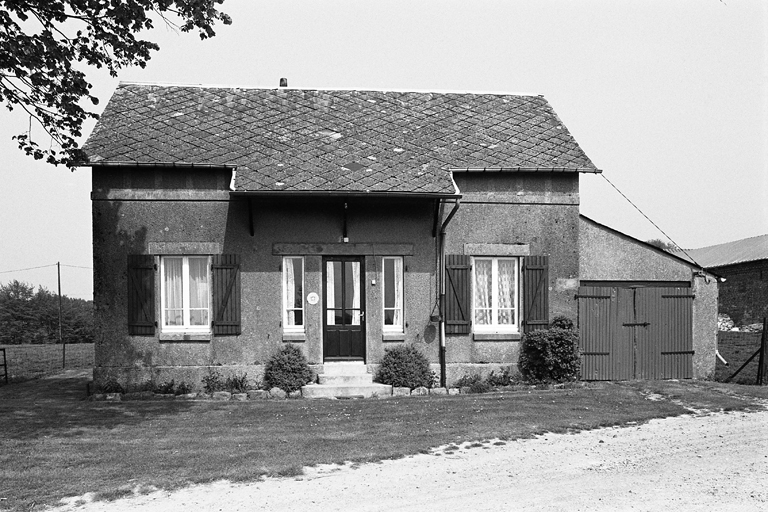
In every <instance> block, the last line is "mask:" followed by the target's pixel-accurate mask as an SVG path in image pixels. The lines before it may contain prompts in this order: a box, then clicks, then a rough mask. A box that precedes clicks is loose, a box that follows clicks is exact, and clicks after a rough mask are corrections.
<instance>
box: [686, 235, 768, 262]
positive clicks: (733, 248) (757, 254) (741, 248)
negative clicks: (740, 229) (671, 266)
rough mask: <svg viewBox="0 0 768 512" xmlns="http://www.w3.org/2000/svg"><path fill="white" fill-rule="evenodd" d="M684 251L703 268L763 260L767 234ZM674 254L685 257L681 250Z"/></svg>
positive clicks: (767, 250)
mask: <svg viewBox="0 0 768 512" xmlns="http://www.w3.org/2000/svg"><path fill="white" fill-rule="evenodd" d="M686 252H687V253H688V254H690V255H691V257H692V258H693V259H695V260H696V261H697V262H698V263H699V264H700V265H702V266H703V267H704V268H714V267H724V266H726V265H735V264H736V263H746V262H748V261H756V260H765V259H768V234H766V235H759V236H753V237H751V238H744V239H742V240H736V241H735V242H728V243H725V244H718V245H710V246H709V247H702V248H700V249H686ZM675 254H678V255H679V256H681V257H683V258H685V254H683V253H682V251H675Z"/></svg>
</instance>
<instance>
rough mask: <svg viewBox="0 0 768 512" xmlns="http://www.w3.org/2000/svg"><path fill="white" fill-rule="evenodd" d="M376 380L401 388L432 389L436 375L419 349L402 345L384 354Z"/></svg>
mask: <svg viewBox="0 0 768 512" xmlns="http://www.w3.org/2000/svg"><path fill="white" fill-rule="evenodd" d="M374 380H375V381H376V382H380V383H382V384H389V385H390V386H395V387H400V388H410V389H415V388H418V387H422V386H423V387H425V388H432V387H434V384H435V374H434V372H432V370H431V369H430V367H429V361H427V358H426V356H424V354H422V353H421V352H419V349H417V348H416V347H414V346H413V345H400V346H397V347H394V348H390V349H387V350H386V351H385V352H384V357H383V358H382V359H381V364H380V365H379V369H378V370H377V371H376V375H375V377H374Z"/></svg>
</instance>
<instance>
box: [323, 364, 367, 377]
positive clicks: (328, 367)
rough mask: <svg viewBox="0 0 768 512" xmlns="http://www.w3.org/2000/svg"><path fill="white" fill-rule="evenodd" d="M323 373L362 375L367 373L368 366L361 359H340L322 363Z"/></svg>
mask: <svg viewBox="0 0 768 512" xmlns="http://www.w3.org/2000/svg"><path fill="white" fill-rule="evenodd" d="M321 373H322V374H324V375H364V374H366V373H368V367H367V366H365V363H364V362H362V361H349V362H347V361H340V362H333V363H323V371H322V372H321Z"/></svg>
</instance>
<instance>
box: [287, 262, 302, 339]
mask: <svg viewBox="0 0 768 512" xmlns="http://www.w3.org/2000/svg"><path fill="white" fill-rule="evenodd" d="M283 331H285V332H304V258H302V257H293V256H291V257H287V258H283Z"/></svg>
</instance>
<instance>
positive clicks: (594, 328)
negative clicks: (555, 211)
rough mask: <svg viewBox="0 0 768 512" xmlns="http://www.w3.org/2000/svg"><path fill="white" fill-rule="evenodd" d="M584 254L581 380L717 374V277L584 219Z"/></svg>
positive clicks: (581, 239)
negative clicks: (715, 370)
mask: <svg viewBox="0 0 768 512" xmlns="http://www.w3.org/2000/svg"><path fill="white" fill-rule="evenodd" d="M579 246H580V257H579V274H580V275H579V291H578V293H577V294H576V297H575V300H577V301H578V327H579V338H580V344H581V346H580V349H581V355H582V366H581V369H582V371H581V374H582V378H583V379H585V380H632V379H690V378H695V379H706V378H710V377H711V376H712V375H713V374H714V368H715V357H716V356H715V353H716V350H717V279H716V278H715V276H713V275H711V274H708V273H706V272H704V271H703V269H701V268H700V267H697V266H696V265H693V264H691V263H689V262H688V261H686V260H684V259H682V258H679V257H677V256H675V255H673V254H670V253H667V252H665V251H663V250H661V249H658V248H656V247H654V246H652V245H650V244H647V243H645V242H642V241H640V240H637V239H635V238H632V237H630V236H628V235H626V234H624V233H621V232H619V231H616V230H614V229H612V228H609V227H607V226H605V225H602V224H599V223H597V222H595V221H593V220H591V219H589V218H587V217H584V216H581V218H580V223H579Z"/></svg>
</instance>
